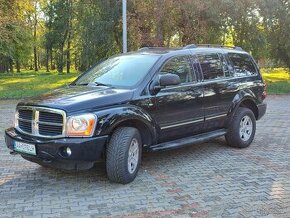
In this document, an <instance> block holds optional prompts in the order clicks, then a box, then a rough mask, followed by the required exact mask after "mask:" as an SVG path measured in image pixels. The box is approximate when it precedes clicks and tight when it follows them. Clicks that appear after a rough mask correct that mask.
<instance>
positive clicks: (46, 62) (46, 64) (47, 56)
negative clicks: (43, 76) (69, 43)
mask: <svg viewBox="0 0 290 218" xmlns="http://www.w3.org/2000/svg"><path fill="white" fill-rule="evenodd" d="M45 67H46V72H49V49H48V48H47V49H46V60H45Z"/></svg>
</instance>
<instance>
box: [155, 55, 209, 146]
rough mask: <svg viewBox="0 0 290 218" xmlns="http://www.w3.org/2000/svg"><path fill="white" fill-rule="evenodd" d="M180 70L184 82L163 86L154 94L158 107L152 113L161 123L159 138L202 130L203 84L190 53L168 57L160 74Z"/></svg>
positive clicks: (179, 74) (170, 138) (164, 138)
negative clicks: (200, 81)
mask: <svg viewBox="0 0 290 218" xmlns="http://www.w3.org/2000/svg"><path fill="white" fill-rule="evenodd" d="M167 73H173V74H177V75H178V76H179V77H180V79H181V84H180V85H177V86H170V87H166V88H164V89H162V90H161V91H160V92H159V93H158V94H157V95H156V97H155V102H156V105H157V110H156V111H154V112H153V116H154V118H155V120H156V122H157V124H158V126H159V132H160V134H159V135H160V141H164V140H173V139H177V138H181V137H185V136H190V135H194V134H196V133H198V132H200V131H201V130H202V127H203V123H204V113H203V110H202V97H203V90H202V85H201V84H200V83H199V82H198V80H197V75H196V70H195V69H194V66H193V65H192V61H191V56H189V55H182V56H176V57H173V58H171V59H169V60H168V61H167V62H166V63H164V65H163V66H162V67H161V70H160V71H159V72H158V73H157V76H159V75H162V74H167Z"/></svg>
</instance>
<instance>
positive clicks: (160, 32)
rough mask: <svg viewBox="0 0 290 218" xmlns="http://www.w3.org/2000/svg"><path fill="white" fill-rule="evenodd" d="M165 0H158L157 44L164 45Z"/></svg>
mask: <svg viewBox="0 0 290 218" xmlns="http://www.w3.org/2000/svg"><path fill="white" fill-rule="evenodd" d="M162 6H163V0H157V10H158V11H157V40H156V41H157V46H160V47H163V46H164V36H163V19H164V18H163V17H164V16H163V8H162Z"/></svg>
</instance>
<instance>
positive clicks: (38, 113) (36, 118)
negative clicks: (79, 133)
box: [15, 106, 66, 138]
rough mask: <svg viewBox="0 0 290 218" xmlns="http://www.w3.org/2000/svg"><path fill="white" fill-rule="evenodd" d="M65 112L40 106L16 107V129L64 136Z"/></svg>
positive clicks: (36, 134)
mask: <svg viewBox="0 0 290 218" xmlns="http://www.w3.org/2000/svg"><path fill="white" fill-rule="evenodd" d="M65 121H66V113H65V112H64V111H62V110H57V109H50V108H42V107H27V106H25V107H18V108H17V112H16V122H15V123H16V129H17V130H18V131H20V132H22V133H24V134H27V135H32V136H37V137H44V138H60V137H63V136H65Z"/></svg>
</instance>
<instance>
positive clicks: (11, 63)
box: [9, 58, 14, 73]
mask: <svg viewBox="0 0 290 218" xmlns="http://www.w3.org/2000/svg"><path fill="white" fill-rule="evenodd" d="M9 69H10V72H11V73H14V69H13V60H12V59H11V58H9Z"/></svg>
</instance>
